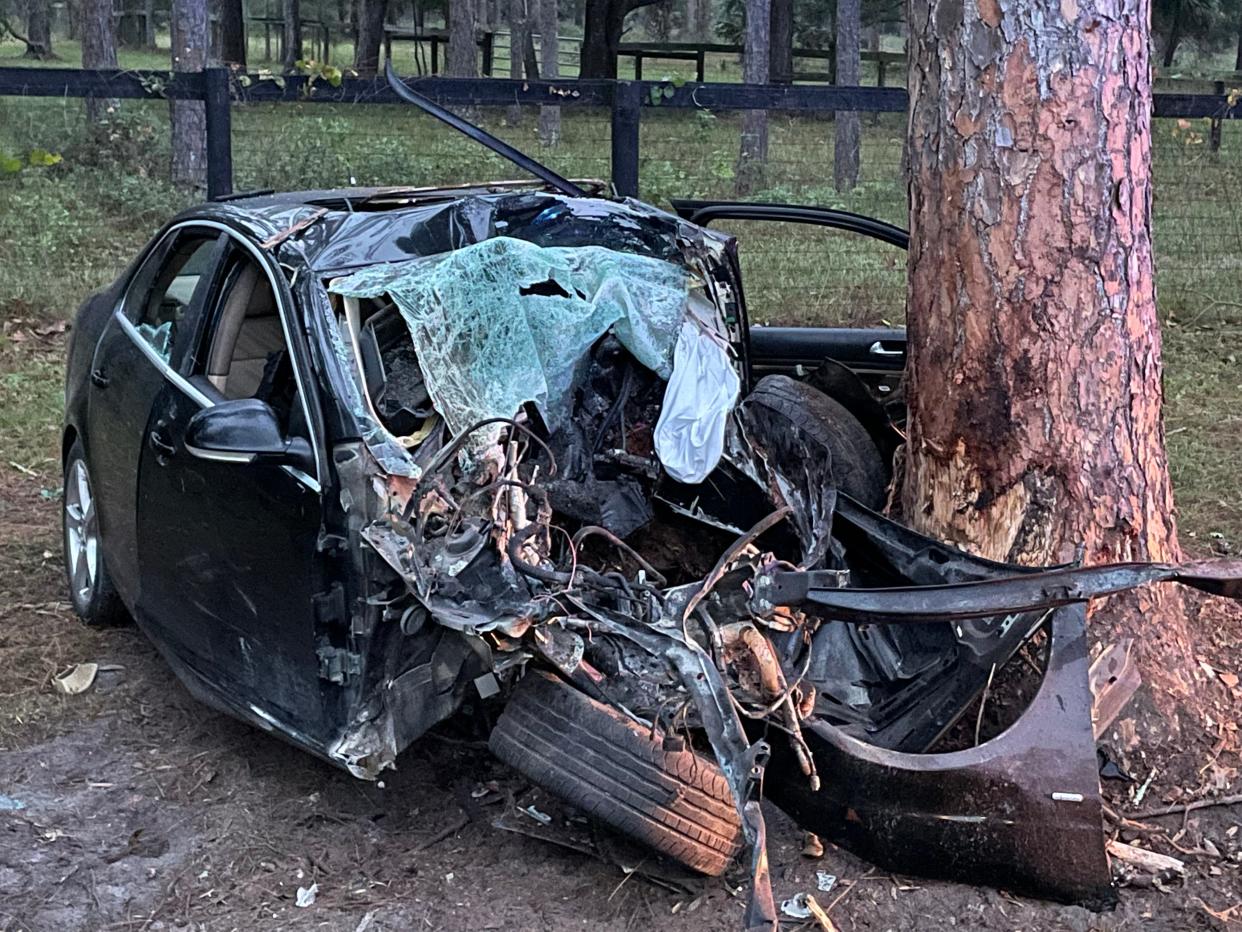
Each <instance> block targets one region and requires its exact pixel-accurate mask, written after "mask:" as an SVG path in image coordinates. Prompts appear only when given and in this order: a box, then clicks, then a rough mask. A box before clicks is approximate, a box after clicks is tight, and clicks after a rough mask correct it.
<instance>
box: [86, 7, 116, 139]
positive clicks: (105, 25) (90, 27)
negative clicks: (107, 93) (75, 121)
mask: <svg viewBox="0 0 1242 932" xmlns="http://www.w3.org/2000/svg"><path fill="white" fill-rule="evenodd" d="M81 10H82V67H83V68H115V67H116V36H115V35H113V32H112V0H82V7H81ZM115 107H116V101H112V100H105V99H102V98H97V97H88V98H87V99H86V118H87V120H89V121H90V122H91V123H102V122H103V121H104V120H106V119H107V117H108V111H109V110H111V109H114V108H115Z"/></svg>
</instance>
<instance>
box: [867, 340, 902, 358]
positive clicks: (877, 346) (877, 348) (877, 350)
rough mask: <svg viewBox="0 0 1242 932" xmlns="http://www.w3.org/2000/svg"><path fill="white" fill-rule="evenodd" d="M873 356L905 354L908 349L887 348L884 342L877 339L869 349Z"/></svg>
mask: <svg viewBox="0 0 1242 932" xmlns="http://www.w3.org/2000/svg"><path fill="white" fill-rule="evenodd" d="M867 352H869V353H870V354H871V355H872V356H904V355H905V353H906V351H905V350H903V349H885V348H884V344H883V343H881V342H880V341H879V340H876V341H875V342H874V343H872V344H871V347H870V349H868V350H867Z"/></svg>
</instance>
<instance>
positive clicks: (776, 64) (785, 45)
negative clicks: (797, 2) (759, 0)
mask: <svg viewBox="0 0 1242 932" xmlns="http://www.w3.org/2000/svg"><path fill="white" fill-rule="evenodd" d="M770 24H771V33H772V38H771V41H770V42H769V43H768V80H769V81H771V82H772V83H773V84H792V83H793V75H794V68H793V30H794V4H793V0H772V12H771V16H770Z"/></svg>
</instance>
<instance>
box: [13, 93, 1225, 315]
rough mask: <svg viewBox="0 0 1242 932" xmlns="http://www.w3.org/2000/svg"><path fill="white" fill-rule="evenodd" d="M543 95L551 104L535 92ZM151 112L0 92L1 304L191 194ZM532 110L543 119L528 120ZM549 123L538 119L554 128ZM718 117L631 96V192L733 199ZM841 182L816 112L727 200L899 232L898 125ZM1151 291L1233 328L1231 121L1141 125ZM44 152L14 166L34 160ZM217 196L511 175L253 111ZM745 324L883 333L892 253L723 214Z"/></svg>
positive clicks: (570, 132)
mask: <svg viewBox="0 0 1242 932" xmlns="http://www.w3.org/2000/svg"><path fill="white" fill-rule="evenodd" d="M553 99H554V100H555V98H553ZM168 108H169V105H168V102H167V101H161V100H125V101H121V102H120V103H119V104H118V105H117V106H116V107H115V108H114V109H113V110H112V111H111V112H110V113H108V114H107V118H106V119H105V121H104V122H103V123H102V124H100V125H91V124H89V123H88V122H87V120H86V116H85V106H84V101H82V100H80V99H73V98H26V97H20V96H8V97H0V157H4V158H7V159H8V160H9V161H10V162H11V161H12V160H13V159H14V158H15V157H17V158H18V160H19V161H22V160H24V161H23V164H22V166H21V170H19V171H9V172H7V173H5V174H2V175H0V214H3V216H4V217H5V218H6V221H7V222H8V226H9V235H7V236H5V237H4V238H2V239H0V298H3V299H4V300H7V301H21V302H27V303H31V304H40V303H41V304H56V305H62V306H64V307H65V308H66V309H68V308H70V307H72V305H73V304H75V303H76V302H77V301H78V300H80V298H81V296H82V295H83V294H85V293H87V292H89V291H90V290H91V289H93V288H95V287H99V286H101V285H103V284H105V283H106V282H108V281H109V280H110V279H112V278H113V277H114V276H115V275H116V274H117V272H119V271H120V269H121V268H122V267H123V266H124V264H125V263H126V262H127V261H128V259H129V258H130V257H132V255H133V254H134V252H135V251H136V249H137V247H138V246H139V245H140V244H141V243H142V242H143V241H145V240H146V239H147V238H148V237H149V236H150V235H151V234H152V233H153V232H154V230H155V229H156V228H158V226H159V225H160V224H162V223H163V222H164V221H165V220H167V219H168V217H169V216H171V214H172V213H174V212H175V211H176V210H178V209H180V208H182V207H184V206H186V205H187V204H188V203H189V202H190V201H191V200H192V198H193V197H194V195H193V194H190V193H186V192H184V191H181V190H178V189H176V188H174V187H172V186H171V185H170V184H169V183H168V182H167V181H166V180H165V179H166V178H167V176H168V162H169V156H170V144H169V109H168ZM541 111H542V114H541ZM553 114H555V115H556V117H557V118H556V119H553ZM469 116H470V118H471V119H473V120H475V121H476V122H478V123H479V124H480V125H482V126H483V127H484V128H486V129H488V130H489V131H491V132H493V133H495V134H496V135H497V136H499V137H500V138H502V139H504V140H505V141H506V142H508V143H510V144H511V145H513V146H515V147H517V148H518V149H520V150H523V151H525V152H527V153H529V154H530V155H532V156H533V157H535V158H536V159H538V160H540V161H542V162H544V163H546V164H547V165H549V166H550V167H551V168H553V169H554V170H555V171H557V172H559V173H560V174H562V175H564V176H566V177H570V178H575V179H599V180H604V181H606V180H607V179H609V178H610V177H611V174H612V165H611V151H610V146H611V127H612V124H611V114H610V112H609V110H608V108H607V107H603V106H588V105H585V104H580V103H573V104H566V105H564V106H559V107H555V108H549V109H545V108H541V107H539V106H534V105H526V106H513V107H492V106H489V107H476V108H473V109H472V110H471V111H470V113H469ZM741 120H742V116H741V114H740V113H739V112H736V111H711V110H706V109H695V108H687V107H661V106H649V105H645V106H643V108H642V115H641V122H640V131H639V144H638V177H639V185H640V194H641V196H642V197H643V198H644V199H645V200H649V201H651V202H653V203H655V204H657V205H666V204H667V202H668V201H669V200H670V199H672V198H677V197H693V198H704V197H711V198H734V197H737V196H738V194H737V185H738V155H739V136H740V132H741ZM861 121H862V142H861V149H860V156H861V157H860V173H859V179H858V183H857V185H855V186H854V187H853V188H852V189H851V190H849V191H846V192H841V191H838V190H837V189H836V187H835V186H834V183H833V160H834V147H835V135H836V127H835V123H834V121H833V119H832V116H831V115H830V114H821V113H790V112H772V113H770V114H769V117H768V153H767V159H766V163H765V165H764V167H763V170H762V171H761V172H760V174H759V176H758V180H757V181H756V182H755V183H754V184H753V186H752V187H751V189H750V190H749V191H747V192H746V193H745V194H744V195H742V197H743V198H744V199H750V200H755V201H764V202H783V203H796V204H807V205H819V206H830V207H837V208H842V209H846V210H851V211H855V212H857V213H861V214H866V215H870V216H875V217H878V218H880V219H882V220H886V221H888V222H890V223H895V224H897V225H899V226H905V224H906V198H907V193H906V188H907V185H906V180H905V176H904V171H903V164H902V145H903V134H904V131H905V120H904V116H903V115H902V114H899V113H874V114H872V113H865V114H863V115H862V117H861ZM1152 135H1153V173H1154V198H1153V210H1154V218H1153V227H1154V238H1155V247H1156V270H1157V289H1158V296H1159V303H1160V307H1161V310H1162V312H1163V314H1164V316H1165V318H1166V319H1168V320H1171V321H1174V322H1178V323H1183V324H1200V323H1202V324H1212V323H1217V322H1220V321H1242V298H1240V297H1239V295H1242V209H1240V208H1242V194H1240V193H1239V192H1240V191H1242V127H1239V126H1238V125H1237V124H1236V123H1231V122H1229V121H1226V122H1225V124H1224V126H1223V128H1222V131H1221V133H1220V144H1219V147H1218V148H1213V147H1212V146H1211V145H1210V144H1209V142H1208V136H1209V130H1208V127H1207V124H1206V122H1205V121H1187V120H1178V119H1172V118H1161V119H1157V120H1156V121H1155V122H1154V126H1153V134H1152ZM40 152H42V153H47V154H50V155H54V156H59V158H60V161H59V163H58V164H54V165H37V166H36V165H29V164H26V163H28V162H29V161H30V156H31V155H32V154H35V153H40ZM232 153H233V186H234V189H235V190H238V191H244V190H258V189H274V190H288V189H315V188H331V187H345V186H370V185H401V186H429V185H448V184H462V183H468V182H480V181H492V180H503V179H509V178H514V177H518V176H520V171H519V170H518V169H517V168H516V167H514V166H512V165H511V164H509V163H508V162H506V161H504V160H502V159H501V158H500V157H498V156H496V155H494V154H493V153H491V152H489V151H488V150H486V149H485V148H483V147H482V146H480V145H478V144H476V143H474V142H471V141H470V140H468V139H466V138H464V137H463V136H461V135H459V134H458V133H456V132H454V131H453V130H451V129H449V128H448V127H446V126H444V125H443V124H441V123H439V122H438V121H436V120H434V119H433V118H431V117H429V116H427V115H424V114H422V113H419V112H417V111H416V110H414V109H412V108H410V107H408V106H403V105H398V104H385V103H373V102H366V103H361V102H360V103H320V102H290V101H281V102H268V103H234V104H233V106H232ZM721 228H722V229H727V230H729V231H730V232H733V233H735V234H736V235H737V237H738V239H739V243H740V254H741V258H742V263H743V270H744V273H745V275H746V281H747V291H748V297H749V302H750V305H751V313H752V317H753V318H754V319H755V320H756V321H760V322H769V323H799V324H822V325H860V324H900V323H901V322H902V321H903V320H904V305H905V269H904V257H903V256H901V255H900V252H899V250H897V249H895V248H894V247H891V246H886V245H884V244H880V243H875V242H867V241H863V240H862V239H861V238H860V237H857V236H854V235H850V234H842V233H830V232H828V231H825V230H823V229H820V228H814V227H800V226H797V225H795V224H787V223H780V224H772V223H759V222H756V221H733V222H731V223H728V224H721Z"/></svg>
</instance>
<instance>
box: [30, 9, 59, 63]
mask: <svg viewBox="0 0 1242 932" xmlns="http://www.w3.org/2000/svg"><path fill="white" fill-rule="evenodd" d="M51 7H52V4H51V3H50V0H26V57H27V58H39V59H43V60H47V59H51V58H55V57H56V56H55V55H54V54H53V53H52V9H51Z"/></svg>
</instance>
